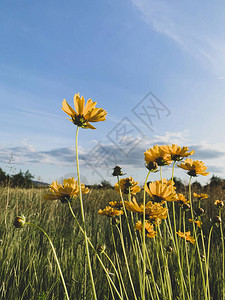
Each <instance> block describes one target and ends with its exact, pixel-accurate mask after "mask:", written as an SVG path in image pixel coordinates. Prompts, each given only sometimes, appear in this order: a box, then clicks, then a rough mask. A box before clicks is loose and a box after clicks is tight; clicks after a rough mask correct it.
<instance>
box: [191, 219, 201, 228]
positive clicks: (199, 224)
mask: <svg viewBox="0 0 225 300" xmlns="http://www.w3.org/2000/svg"><path fill="white" fill-rule="evenodd" d="M188 221H189V222H190V223H193V220H192V219H189V220H188ZM195 224H197V226H198V227H199V228H201V227H202V222H201V221H199V220H197V221H195Z"/></svg>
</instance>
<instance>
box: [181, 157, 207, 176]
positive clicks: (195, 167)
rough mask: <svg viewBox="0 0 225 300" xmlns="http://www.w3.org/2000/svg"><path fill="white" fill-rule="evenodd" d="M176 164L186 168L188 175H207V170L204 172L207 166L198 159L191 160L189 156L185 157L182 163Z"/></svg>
mask: <svg viewBox="0 0 225 300" xmlns="http://www.w3.org/2000/svg"><path fill="white" fill-rule="evenodd" d="M177 166H178V167H179V168H182V169H184V170H187V171H188V175H189V176H197V175H203V176H207V175H209V172H206V169H207V167H206V166H205V165H204V163H203V162H202V161H199V160H193V159H191V158H187V159H186V160H185V161H184V162H183V163H181V164H180V165H177Z"/></svg>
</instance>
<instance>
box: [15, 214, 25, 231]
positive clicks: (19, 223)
mask: <svg viewBox="0 0 225 300" xmlns="http://www.w3.org/2000/svg"><path fill="white" fill-rule="evenodd" d="M25 222H26V218H25V217H24V216H18V217H16V218H15V220H14V226H15V227H16V228H22V227H23V226H24V225H25Z"/></svg>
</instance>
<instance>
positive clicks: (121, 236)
mask: <svg viewBox="0 0 225 300" xmlns="http://www.w3.org/2000/svg"><path fill="white" fill-rule="evenodd" d="M116 228H117V230H118V232H119V236H120V241H121V245H122V249H123V254H124V259H125V263H126V266H127V273H128V277H129V280H130V284H131V288H132V291H133V294H134V299H135V300H137V296H136V292H135V288H134V284H133V281H132V277H131V273H130V268H129V264H128V260H127V255H126V250H125V246H124V241H123V234H122V233H121V232H120V230H119V227H118V226H116Z"/></svg>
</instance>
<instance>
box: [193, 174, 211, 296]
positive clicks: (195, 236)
mask: <svg viewBox="0 0 225 300" xmlns="http://www.w3.org/2000/svg"><path fill="white" fill-rule="evenodd" d="M189 201H190V207H191V218H192V220H193V232H194V238H195V243H196V248H197V252H198V258H199V264H200V268H201V273H202V282H203V289H204V293H205V299H207V290H206V286H205V276H204V272H203V267H202V260H201V254H200V249H199V245H198V237H197V234H196V229H195V222H194V212H193V206H192V201H191V176H190V180H189Z"/></svg>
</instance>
